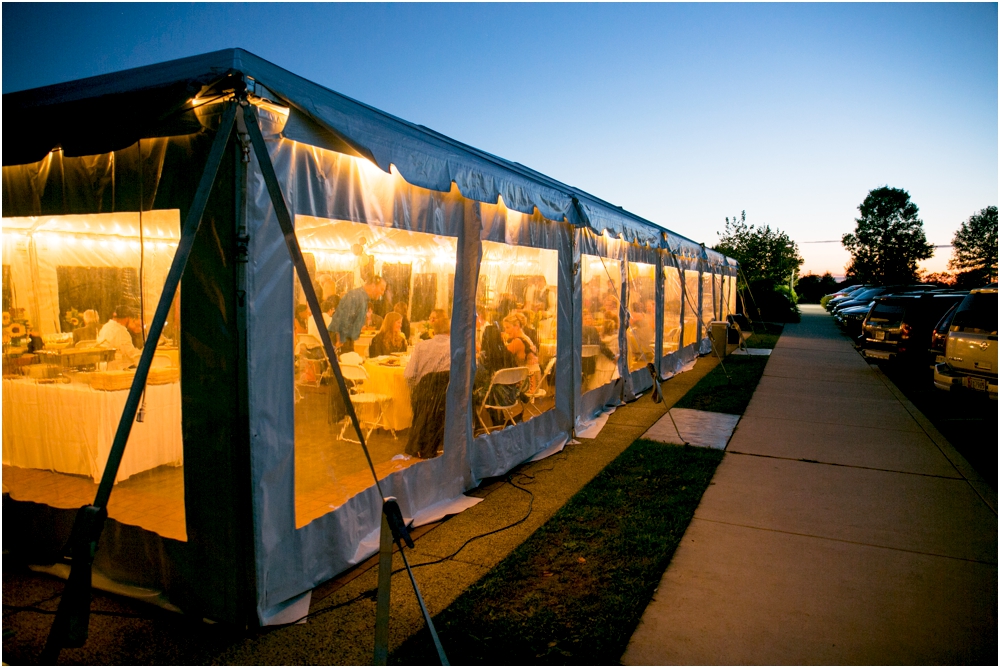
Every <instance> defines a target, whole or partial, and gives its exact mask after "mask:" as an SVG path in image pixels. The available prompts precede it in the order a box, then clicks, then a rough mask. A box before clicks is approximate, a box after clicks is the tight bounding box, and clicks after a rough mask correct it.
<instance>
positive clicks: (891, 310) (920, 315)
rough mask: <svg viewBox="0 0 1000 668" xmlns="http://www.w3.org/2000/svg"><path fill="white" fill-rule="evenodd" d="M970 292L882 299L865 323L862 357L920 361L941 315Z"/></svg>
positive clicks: (863, 323)
mask: <svg viewBox="0 0 1000 668" xmlns="http://www.w3.org/2000/svg"><path fill="white" fill-rule="evenodd" d="M968 294H969V293H967V292H925V293H924V294H912V293H911V294H902V295H889V296H885V297H878V298H877V299H875V303H874V304H872V307H871V309H870V310H869V311H868V314H867V316H866V317H865V319H864V322H862V324H861V330H862V336H861V342H860V343H861V354H862V355H864V356H865V357H867V358H868V359H875V360H894V359H897V358H904V357H905V358H908V359H910V360H913V359H916V358H918V357H919V358H920V360H921V363H922V362H923V359H924V358H923V355H924V354H925V353H926V351H927V345H928V342H929V341H930V337H931V331H932V330H933V328H934V325H936V324H937V322H938V320H940V319H941V315H942V314H943V313H944V312H945V311H948V310H950V309H951V308H952V307H954V306H955V305H956V304H958V303H959V302H961V301H962V300H963V299H964V298H965V297H966V296H967V295H968Z"/></svg>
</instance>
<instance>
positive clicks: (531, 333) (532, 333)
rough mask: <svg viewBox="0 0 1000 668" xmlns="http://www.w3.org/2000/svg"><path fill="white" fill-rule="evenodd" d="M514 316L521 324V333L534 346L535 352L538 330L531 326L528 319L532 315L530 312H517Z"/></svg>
mask: <svg viewBox="0 0 1000 668" xmlns="http://www.w3.org/2000/svg"><path fill="white" fill-rule="evenodd" d="M514 315H516V316H517V319H518V320H519V321H520V322H521V331H522V332H524V334H525V336H527V337H528V338H529V339H531V342H532V343H534V344H535V350H538V330H536V329H535V328H534V327H532V326H531V320H530V317H531V316H532V314H531V313H530V312H528V313H526V312H524V311H517V312H516V313H514Z"/></svg>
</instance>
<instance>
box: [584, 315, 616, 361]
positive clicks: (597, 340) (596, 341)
mask: <svg viewBox="0 0 1000 668" xmlns="http://www.w3.org/2000/svg"><path fill="white" fill-rule="evenodd" d="M581 342H582V343H583V345H585V346H597V347H598V349H599V351H600V353H601V354H602V355H604V356H605V357H606V358H608V359H609V360H611V361H612V362H613V361H615V358H616V357H617V355H615V353H614V351H613V350H611V348H609V347H608V344H607V343H605V341H604V339H603V338H602V337H601V333H600V332H599V331H597V327H595V326H594V316H593V314H591V313H590V311H584V312H583V332H582V337H581ZM596 370H597V357H596V356H594V357H584V358H583V375H584V376H585V377H586V376H592V375H594V372H595V371H596Z"/></svg>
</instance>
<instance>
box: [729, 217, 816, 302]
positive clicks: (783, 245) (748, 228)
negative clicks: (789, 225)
mask: <svg viewBox="0 0 1000 668" xmlns="http://www.w3.org/2000/svg"><path fill="white" fill-rule="evenodd" d="M718 234H719V243H717V244H716V245H715V246H714V247H713V248H714V250H717V251H719V252H720V253H724V254H726V255H728V256H729V257H731V258H734V259H735V260H736V261H737V262H739V263H740V269H741V271H742V276H741V277H740V283H741V284H742V285H741V287H743V286H745V285H746V283H750V284H751V285H753V284H756V283H758V282H766V283H769V284H770V285H771V287H772V288H773V287H776V286H778V285H786V286H789V287H791V285H792V284H793V283H794V282H795V277H796V275H797V274H798V271H799V267H801V266H802V258H801V257H800V256H799V248H798V246H797V245H796V244H795V242H794V241H792V240H791V238H790V237H789V236H788V234H786V233H785V232H782V231H781V230H778V229H774V230H772V229H771V226H770V225H763V226H761V227H755V226H754V225H747V212H746V211H743V212H742V213H741V214H740V217H739V218H736V216H733V218H732V220H730V219H729V218H726V229H725V231H724V232H720V233H718Z"/></svg>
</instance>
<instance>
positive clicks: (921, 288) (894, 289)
mask: <svg viewBox="0 0 1000 668" xmlns="http://www.w3.org/2000/svg"><path fill="white" fill-rule="evenodd" d="M943 290H945V288H941V287H938V286H936V285H928V284H926V283H916V284H913V285H883V286H880V287H877V288H869V289H867V290H864V291H862V292H859V293H857V294H856V295H853V296H849V298H848V300H847V301H844V302H841V303H840V304H838V305H837V306H835V307H834V308H833V314H834V317H836V316H837V314H839V313H840V312H841V311H843V310H844V309H848V308H853V307H855V306H865V305H870V304H871V303H872V302H873V301H874V300H875V298H876V297H881V296H883V295H899V294H903V293H907V292H912V293H923V292H941V291H943Z"/></svg>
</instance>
